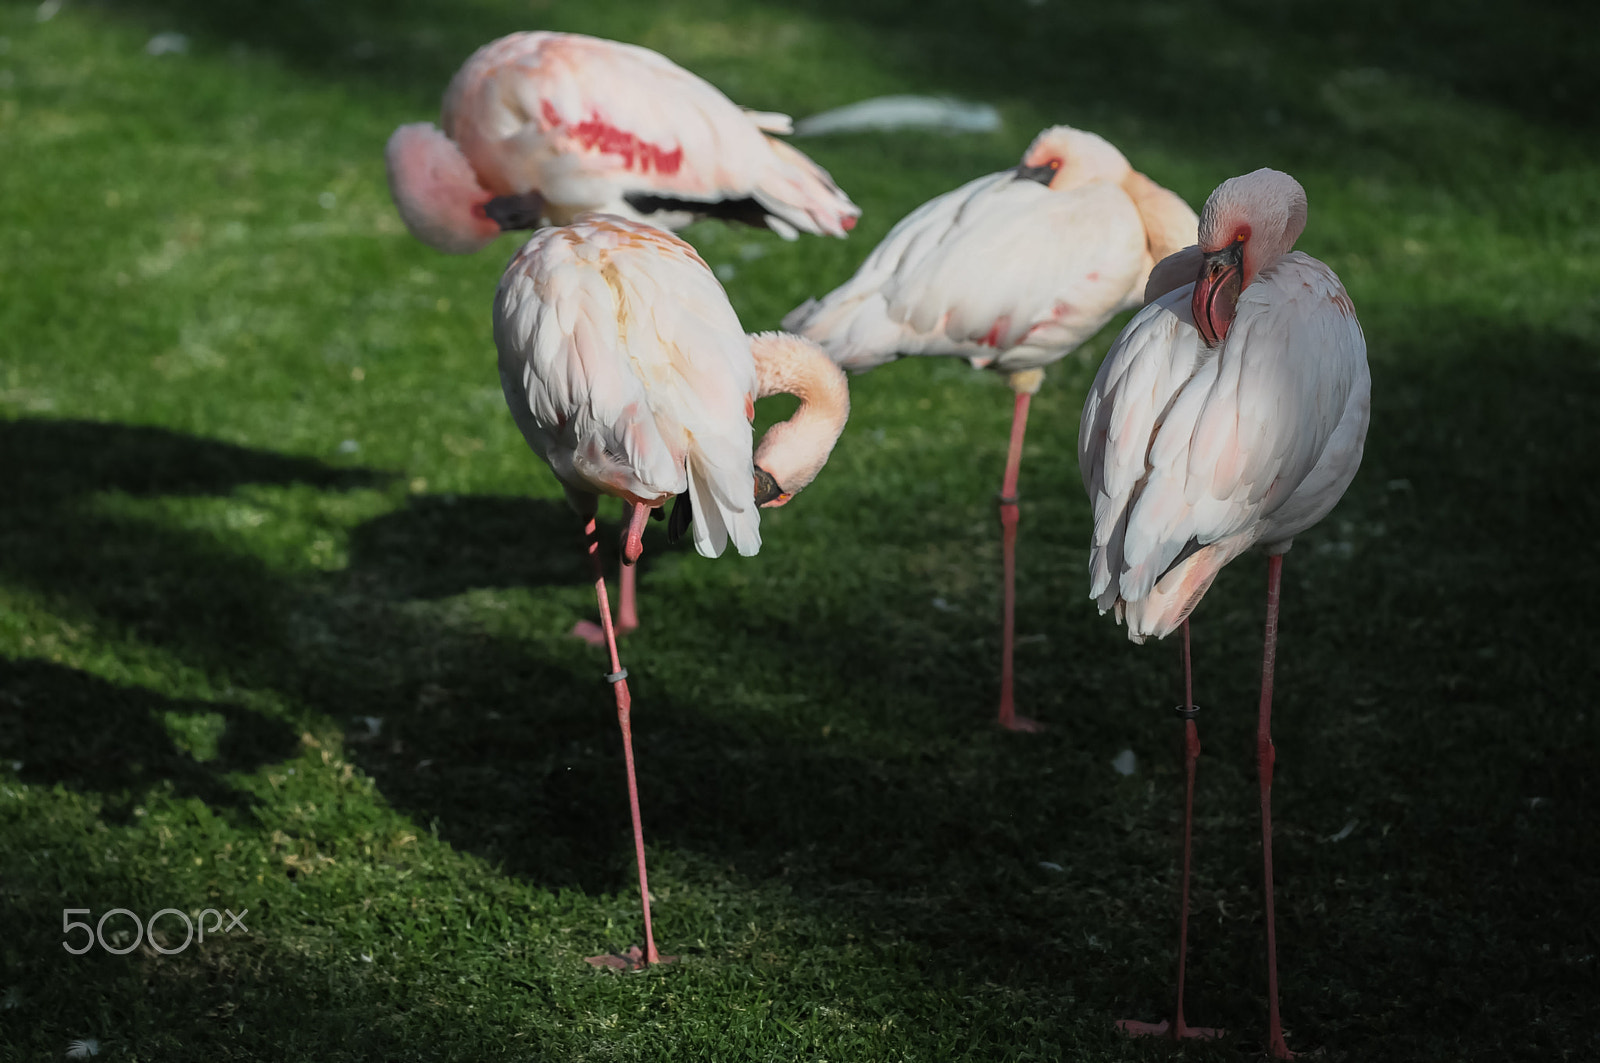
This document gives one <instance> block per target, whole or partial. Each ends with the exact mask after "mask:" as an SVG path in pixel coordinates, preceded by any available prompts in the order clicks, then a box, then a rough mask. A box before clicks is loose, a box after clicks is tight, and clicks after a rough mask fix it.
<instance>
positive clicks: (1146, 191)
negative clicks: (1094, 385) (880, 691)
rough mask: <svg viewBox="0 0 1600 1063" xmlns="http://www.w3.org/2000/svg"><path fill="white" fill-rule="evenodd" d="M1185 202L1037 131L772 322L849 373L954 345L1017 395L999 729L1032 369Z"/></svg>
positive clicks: (954, 351)
mask: <svg viewBox="0 0 1600 1063" xmlns="http://www.w3.org/2000/svg"><path fill="white" fill-rule="evenodd" d="M1195 224H1196V220H1195V215H1194V211H1192V210H1190V209H1189V207H1188V205H1187V204H1185V203H1184V202H1183V200H1181V199H1179V198H1178V197H1177V196H1175V195H1173V194H1172V193H1171V192H1169V191H1167V190H1166V189H1164V188H1162V187H1160V186H1159V185H1157V184H1156V183H1155V182H1153V181H1151V180H1150V179H1149V178H1148V177H1146V176H1144V175H1143V174H1141V173H1137V172H1136V171H1134V169H1133V168H1132V167H1131V166H1129V164H1128V160H1127V159H1126V158H1125V157H1124V156H1123V154H1122V153H1121V152H1120V151H1118V150H1117V149H1116V148H1114V147H1112V146H1111V145H1110V144H1109V143H1107V142H1106V141H1105V140H1103V139H1102V138H1100V137H1098V136H1096V135H1095V134H1093V133H1087V132H1084V131H1083V130H1080V129H1073V128H1071V127H1069V126H1055V127H1053V128H1050V129H1046V130H1045V131H1044V132H1042V133H1040V134H1039V135H1038V136H1037V137H1036V138H1034V141H1033V143H1032V144H1031V145H1030V146H1029V147H1028V150H1027V151H1026V152H1025V153H1024V154H1023V156H1022V162H1021V164H1020V165H1018V166H1016V167H1013V168H1012V169H1010V170H1004V171H1001V172H1000V173H993V174H989V175H987V176H985V177H980V178H978V179H977V180H975V181H969V182H968V183H967V184H965V185H962V186H961V187H960V188H957V189H955V190H954V191H952V192H947V193H945V194H944V195H942V196H939V197H938V198H937V199H933V200H930V201H929V202H927V203H924V204H923V205H922V206H920V207H918V208H917V209H916V210H915V211H913V212H912V213H910V214H908V215H907V216H906V217H905V218H903V219H902V220H901V221H900V222H899V224H897V225H896V226H895V227H894V228H893V229H892V230H890V232H889V235H888V236H886V237H884V240H883V242H882V243H881V244H879V245H878V246H877V247H876V248H874V249H873V251H872V254H870V255H868V256H867V260H866V261H865V262H863V263H862V264H861V268H860V269H859V270H857V271H856V274H855V276H853V277H851V278H850V279H849V280H848V281H846V282H845V283H844V284H842V285H840V286H839V287H838V288H836V289H834V290H833V291H832V292H830V293H829V294H827V295H826V296H824V297H823V298H822V299H820V300H817V299H812V300H809V301H807V302H806V303H805V304H804V305H802V306H800V307H798V308H796V309H795V310H794V311H792V312H791V313H790V314H789V316H788V317H786V318H784V321H783V326H784V328H786V329H788V330H789V331H791V332H797V333H799V334H801V335H803V336H806V337H808V338H810V339H813V340H815V341H817V342H818V343H820V344H822V346H823V347H825V348H826V349H827V351H828V353H829V355H831V356H832V358H833V360H834V361H836V362H838V363H839V364H840V365H842V366H844V367H845V368H846V369H850V370H853V371H861V370H866V369H871V368H873V367H874V366H879V365H882V364H884V363H885V362H889V361H892V360H894V359H895V358H897V357H901V356H903V355H918V354H943V355H957V356H960V357H964V358H966V359H968V360H969V361H971V363H972V365H973V366H974V367H975V368H987V369H994V370H998V371H999V372H1002V373H1004V374H1005V375H1006V382H1007V383H1009V384H1010V385H1011V389H1012V390H1013V391H1014V392H1015V393H1016V400H1015V404H1014V406H1013V410H1012V417H1011V445H1010V449H1009V451H1008V453H1007V455H1006V469H1005V477H1004V479H1003V481H1002V483H1001V487H1000V498H999V509H1000V525H1001V529H1002V565H1003V569H1004V582H1005V587H1004V594H1003V601H1004V605H1003V613H1002V621H1001V636H1000V712H999V722H1000V724H1001V726H1003V727H1006V728H1008V729H1011V730H1018V731H1034V730H1037V729H1038V726H1039V725H1038V724H1037V723H1035V722H1034V721H1033V720H1031V719H1029V718H1028V717H1026V716H1019V715H1017V712H1016V708H1015V705H1014V701H1013V695H1012V654H1013V644H1014V641H1015V619H1014V614H1015V607H1016V592H1015V584H1016V534H1017V519H1018V510H1017V477H1018V474H1019V473H1020V471H1021V465H1022V437H1023V432H1024V431H1025V430H1026V428H1027V424H1028V403H1029V401H1030V400H1031V399H1032V397H1033V395H1034V394H1035V393H1036V392H1037V391H1038V390H1039V387H1040V385H1041V384H1042V383H1043V382H1044V367H1045V366H1047V365H1049V364H1051V363H1052V362H1055V361H1057V360H1059V359H1061V358H1062V357H1064V356H1066V355H1067V354H1068V353H1070V352H1071V351H1073V350H1074V349H1076V348H1077V347H1078V345H1079V344H1081V343H1083V342H1084V341H1085V340H1087V339H1088V338H1089V337H1090V336H1093V335H1094V334H1095V333H1096V332H1098V331H1099V330H1100V329H1101V327H1102V326H1104V325H1105V323H1106V322H1107V321H1110V320H1111V318H1112V316H1113V315H1115V314H1116V313H1117V312H1118V311H1121V310H1124V309H1127V308H1131V307H1135V306H1139V305H1140V304H1141V303H1142V299H1141V298H1140V297H1141V295H1142V293H1143V291H1144V286H1145V280H1146V278H1147V277H1148V276H1149V275H1150V270H1151V268H1152V267H1153V266H1154V265H1155V263H1156V262H1158V261H1160V260H1161V259H1162V258H1164V257H1165V256H1167V255H1168V254H1170V253H1172V252H1174V251H1177V250H1178V249H1179V248H1181V247H1183V246H1185V245H1187V244H1189V243H1190V242H1192V241H1193V240H1194V236H1195Z"/></svg>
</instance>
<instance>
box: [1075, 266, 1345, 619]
mask: <svg viewBox="0 0 1600 1063" xmlns="http://www.w3.org/2000/svg"><path fill="white" fill-rule="evenodd" d="M1192 290H1193V289H1192V286H1188V287H1184V288H1180V289H1177V290H1176V291H1174V292H1171V293H1169V294H1167V295H1166V296H1163V297H1162V298H1161V299H1159V300H1157V301H1156V302H1154V303H1152V304H1150V305H1149V306H1148V307H1146V308H1145V309H1144V310H1143V311H1141V312H1140V313H1139V314H1138V315H1137V316H1136V317H1135V318H1134V319H1133V321H1132V322H1131V323H1130V324H1129V325H1128V327H1127V328H1126V329H1125V330H1124V331H1123V333H1122V335H1121V336H1119V337H1118V339H1117V341H1116V343H1115V344H1114V345H1113V346H1112V349H1111V351H1110V353H1109V354H1108V355H1107V357H1106V360H1105V363H1104V364H1103V365H1102V366H1101V369H1100V373H1099V375H1098V376H1097V377H1096V378H1095V382H1094V385H1093V387H1091V388H1090V391H1089V396H1088V398H1087V399H1086V401H1085V403H1084V409H1083V416H1082V420H1081V422H1080V425H1079V437H1078V460H1079V467H1080V472H1081V473H1082V476H1083V481H1084V487H1085V489H1086V490H1087V491H1088V492H1089V496H1090V499H1091V501H1092V503H1093V506H1094V514H1095V529H1094V539H1093V543H1092V552H1091V559H1090V595H1091V597H1094V598H1095V599H1096V600H1097V602H1098V603H1099V605H1100V607H1101V609H1102V611H1104V610H1105V609H1108V608H1113V607H1115V608H1117V609H1118V611H1119V613H1120V612H1121V611H1122V610H1123V608H1124V607H1126V608H1127V609H1128V610H1129V615H1128V623H1129V633H1130V635H1134V636H1136V637H1140V638H1142V637H1143V635H1145V634H1156V635H1157V636H1160V635H1165V634H1166V633H1167V632H1168V631H1170V630H1172V628H1173V627H1175V626H1176V625H1177V624H1178V623H1180V622H1181V621H1182V619H1183V617H1184V616H1186V615H1187V613H1188V611H1189V610H1190V609H1192V608H1193V606H1194V604H1195V602H1196V601H1197V600H1198V598H1199V595H1200V594H1202V593H1204V590H1205V588H1206V586H1208V585H1209V583H1210V580H1211V578H1212V577H1214V576H1215V574H1216V572H1217V571H1218V570H1220V568H1221V567H1222V565H1224V564H1226V563H1227V562H1228V561H1229V560H1231V559H1232V558H1233V557H1235V556H1237V555H1238V554H1239V553H1242V552H1243V551H1244V550H1246V549H1248V548H1249V547H1250V546H1252V545H1254V544H1255V543H1257V542H1265V543H1267V544H1268V545H1269V546H1273V545H1275V544H1284V548H1286V544H1287V542H1288V540H1289V539H1290V538H1292V537H1293V535H1295V534H1297V533H1298V532H1300V531H1303V530H1305V528H1308V527H1310V526H1311V525H1312V524H1314V523H1316V521H1317V520H1320V519H1321V518H1322V517H1323V516H1325V515H1326V513H1327V511H1328V510H1329V509H1331V508H1332V506H1333V503H1334V502H1336V501H1337V500H1338V497H1339V496H1340V495H1341V494H1343V492H1344V489H1345V487H1346V486H1348V484H1349V482H1350V478H1351V477H1352V476H1353V475H1354V473H1355V468H1356V465H1358V464H1359V462H1360V456H1361V444H1362V440H1363V439H1364V438H1365V429H1366V418H1367V395H1368V392H1369V389H1370V381H1369V378H1368V375H1367V369H1366V343H1365V340H1364V339H1363V337H1362V335H1361V328H1360V325H1359V324H1358V323H1357V322H1356V319H1355V314H1354V310H1353V308H1351V306H1350V301H1349V298H1348V296H1346V295H1345V293H1344V288H1343V286H1342V285H1340V283H1339V280H1338V278H1337V277H1336V276H1334V274H1333V272H1332V271H1331V270H1329V269H1328V268H1327V267H1326V266H1324V265H1322V264H1321V263H1320V262H1317V261H1316V260H1315V259H1312V258H1310V257H1308V256H1306V255H1302V254H1299V253H1298V252H1296V253H1292V254H1289V255H1286V256H1284V258H1282V259H1280V260H1279V261H1278V262H1277V263H1275V264H1274V265H1273V266H1271V267H1269V268H1268V269H1266V270H1263V271H1262V273H1261V275H1260V276H1259V277H1258V278H1257V279H1256V281H1255V282H1254V283H1252V284H1251V285H1250V287H1249V288H1247V289H1246V290H1245V291H1244V292H1243V293H1242V294H1241V296H1240V299H1239V305H1238V312H1237V316H1236V317H1235V319H1234V322H1233V325H1232V327H1231V328H1230V330H1229V332H1228V335H1227V338H1226V339H1225V340H1224V341H1223V344H1222V346H1221V347H1220V348H1218V349H1210V348H1206V347H1205V346H1204V344H1203V342H1202V340H1201V338H1200V335H1199V333H1198V331H1196V329H1195V327H1194V323H1193V318H1192V316H1191V315H1190V310H1189V300H1190V297H1191V294H1192Z"/></svg>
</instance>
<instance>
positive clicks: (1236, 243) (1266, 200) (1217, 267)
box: [1190, 169, 1306, 347]
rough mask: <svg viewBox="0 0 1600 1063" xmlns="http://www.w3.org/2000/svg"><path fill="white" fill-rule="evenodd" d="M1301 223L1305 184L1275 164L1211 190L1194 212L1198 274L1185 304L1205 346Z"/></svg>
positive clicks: (1217, 338) (1219, 334) (1223, 332)
mask: <svg viewBox="0 0 1600 1063" xmlns="http://www.w3.org/2000/svg"><path fill="white" fill-rule="evenodd" d="M1305 227H1306V192H1305V189H1303V188H1301V187H1300V182H1299V181H1296V180H1295V179H1294V178H1293V177H1290V176H1289V175H1288V174H1286V173H1282V172H1280V171H1278V170H1268V169H1261V170H1256V171H1255V172H1254V173H1247V174H1245V175H1244V176H1243V177H1232V178H1229V179H1228V180H1226V181H1224V182H1222V184H1220V185H1218V186H1217V189H1216V191H1215V192H1212V193H1211V197H1210V198H1209V199H1207V200H1206V205H1205V209H1204V210H1202V211H1201V213H1200V254H1201V262H1200V275H1199V276H1198V277H1197V278H1196V279H1195V284H1194V298H1193V301H1192V302H1191V304H1190V309H1191V310H1192V311H1193V312H1194V323H1195V327H1196V328H1197V329H1199V330H1200V335H1201V336H1202V337H1203V338H1204V339H1205V341H1206V345H1207V346H1209V347H1215V346H1217V344H1219V343H1221V342H1222V341H1223V339H1224V338H1225V337H1226V336H1227V334H1228V327H1229V326H1230V325H1232V324H1233V318H1234V315H1235V313H1237V311H1238V308H1239V296H1240V294H1241V293H1242V292H1243V291H1244V290H1245V289H1246V288H1248V287H1250V284H1251V282H1252V281H1254V280H1255V279H1256V276H1257V274H1259V273H1260V272H1261V271H1262V270H1263V269H1265V268H1266V267H1267V266H1269V265H1271V264H1272V263H1273V262H1276V261H1277V260H1278V259H1279V258H1282V257H1283V256H1284V255H1286V254H1288V253H1289V250H1290V248H1292V247H1294V242H1295V241H1296V240H1297V239H1299V238H1300V234H1301V233H1302V232H1304V231H1305Z"/></svg>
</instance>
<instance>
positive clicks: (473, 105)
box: [384, 32, 861, 254]
mask: <svg viewBox="0 0 1600 1063" xmlns="http://www.w3.org/2000/svg"><path fill="white" fill-rule="evenodd" d="M441 121H442V124H443V126H444V129H443V130H442V131H441V130H439V129H438V128H436V127H435V126H433V125H432V124H430V123H427V122H419V123H415V124H412V125H403V126H401V127H400V128H399V129H396V130H395V131H394V134H393V135H392V136H391V137H390V138H389V144H388V147H387V149H386V150H385V153H384V154H385V159H386V161H387V163H388V170H389V190H390V192H391V193H392V194H393V196H394V201H395V205H396V206H397V207H398V208H399V209H400V217H401V218H402V219H404V220H405V223H406V227H407V228H408V229H410V230H411V233H412V235H414V236H415V237H416V238H417V239H419V240H421V241H422V242H423V243H425V244H428V245H430V246H432V247H435V248H437V249H438V250H440V251H447V252H451V253H455V254H465V253H468V252H472V251H476V250H478V249H479V248H482V247H484V246H485V245H487V244H488V243H489V242H490V241H491V240H493V239H494V238H495V237H496V236H498V235H500V233H501V232H502V231H503V230H508V229H531V228H535V227H537V226H538V225H539V224H541V222H549V223H553V224H556V225H565V224H566V223H568V222H570V221H572V220H573V219H574V218H575V217H576V216H577V215H579V214H581V213H583V212H585V211H605V212H607V213H610V214H617V215H621V216H623V217H626V218H632V219H634V220H641V221H650V222H652V223H653V224H655V225H657V226H660V227H663V228H670V229H679V228H682V227H683V226H685V225H688V224H689V223H690V222H691V221H694V220H695V219H696V218H699V217H717V218H724V219H727V220H732V221H741V222H746V223H748V224H751V225H757V226H762V225H764V226H766V227H768V228H770V229H772V230H773V231H774V232H776V233H778V234H779V235H780V236H783V237H784V238H785V239H790V240H792V239H794V238H795V236H796V233H797V231H798V232H808V233H813V234H817V235H822V234H827V235H829V236H843V235H845V233H846V232H847V231H848V230H849V229H850V228H851V227H852V226H853V225H854V224H855V220H856V218H857V217H858V216H859V215H860V213H861V210H860V208H858V207H857V206H856V205H855V204H854V203H852V202H850V197H849V196H847V195H845V194H844V193H843V192H841V191H840V190H839V187H838V186H837V185H835V184H834V183H833V179H832V178H831V177H829V176H828V173H827V171H826V170H824V169H823V168H822V167H820V166H818V165H817V164H816V163H814V162H812V161H811V160H810V159H809V158H807V157H806V156H805V155H804V154H802V153H801V152H799V151H797V150H796V149H794V148H792V147H790V146H789V145H788V144H786V143H784V142H783V141H781V140H777V139H775V138H773V137H770V136H767V135H766V133H788V132H789V131H790V121H789V117H788V116H787V115H782V114H771V113H764V112H758V111H749V110H745V109H744V108H741V107H739V106H737V105H735V104H734V103H733V101H731V100H729V99H728V97H726V96H724V95H723V94H722V93H721V92H718V91H717V90H716V89H715V88H713V87H712V86H711V84H710V83H709V82H707V81H705V80H703V79H701V78H699V77H696V76H695V75H694V74H691V73H689V72H688V71H687V70H685V69H683V68H682V67H680V66H678V65H677V64H676V63H674V62H672V60H670V59H668V58H667V57H666V56H663V55H660V54H658V53H656V52H652V51H651V50H650V49H648V48H641V47H639V46H637V45H633V44H623V43H620V42H618V41H608V40H602V39H600V38H598V37H586V36H584V35H582V34H578V33H550V32H538V33H513V34H511V35H510V36H509V37H502V38H500V39H499V40H497V41H492V42H490V43H489V44H486V45H484V46H483V47H482V48H479V49H478V50H477V51H476V52H474V53H473V54H472V57H471V58H469V59H468V60H467V61H466V63H465V64H463V65H462V67H461V69H460V70H459V71H457V72H456V76H455V77H454V78H453V79H452V80H451V82H450V87H449V89H448V90H447V91H446V92H445V96H444V107H443V111H442V117H441Z"/></svg>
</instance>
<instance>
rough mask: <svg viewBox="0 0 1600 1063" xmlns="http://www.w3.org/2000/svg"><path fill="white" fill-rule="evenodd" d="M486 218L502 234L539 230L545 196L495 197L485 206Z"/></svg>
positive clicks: (523, 194) (519, 194)
mask: <svg viewBox="0 0 1600 1063" xmlns="http://www.w3.org/2000/svg"><path fill="white" fill-rule="evenodd" d="M483 213H484V216H485V217H487V218H488V219H489V220H490V221H492V222H494V223H495V224H496V225H498V226H500V231H501V232H506V233H508V232H511V231H512V230H513V229H537V228H538V227H539V223H540V222H541V221H542V220H543V218H544V196H542V195H540V194H539V193H538V192H519V193H517V194H516V195H513V196H495V197H494V198H493V199H491V200H489V202H487V203H485V204H484V205H483Z"/></svg>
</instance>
